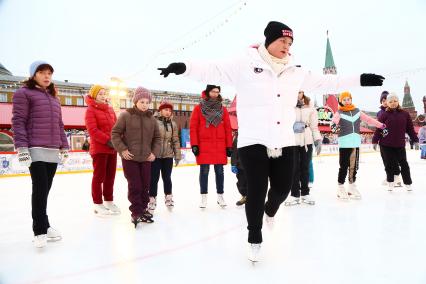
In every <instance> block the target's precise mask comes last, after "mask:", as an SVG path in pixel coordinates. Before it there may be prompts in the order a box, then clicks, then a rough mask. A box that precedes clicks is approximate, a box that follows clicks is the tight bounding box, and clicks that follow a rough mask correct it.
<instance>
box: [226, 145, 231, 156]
mask: <svg viewBox="0 0 426 284" xmlns="http://www.w3.org/2000/svg"><path fill="white" fill-rule="evenodd" d="M226 156H228V157H231V156H232V148H231V147H228V148H226Z"/></svg>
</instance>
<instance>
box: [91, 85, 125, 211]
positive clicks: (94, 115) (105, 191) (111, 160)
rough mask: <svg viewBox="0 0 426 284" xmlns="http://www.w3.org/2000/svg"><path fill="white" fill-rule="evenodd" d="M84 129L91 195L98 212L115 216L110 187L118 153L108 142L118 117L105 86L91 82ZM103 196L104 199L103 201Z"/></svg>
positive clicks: (112, 183) (115, 208)
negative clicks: (90, 177) (86, 132)
mask: <svg viewBox="0 0 426 284" xmlns="http://www.w3.org/2000/svg"><path fill="white" fill-rule="evenodd" d="M86 103H87V105H88V108H87V111H86V118H85V121H86V128H87V130H88V131H89V135H90V149H89V153H90V155H91V156H92V160H93V179H92V198H93V203H94V204H95V208H94V211H95V213H96V214H99V215H117V214H120V209H119V208H118V207H117V206H116V205H115V204H114V203H113V187H114V180H115V172H116V168H117V152H116V151H115V150H114V147H113V145H112V143H111V130H112V127H113V126H114V124H115V122H116V120H117V117H116V115H115V113H114V111H113V109H112V108H111V107H110V106H109V105H108V97H107V93H106V90H105V88H104V87H102V86H100V85H93V86H92V88H91V89H90V91H89V94H88V96H87V97H86ZM102 195H103V197H104V200H105V202H103V200H102Z"/></svg>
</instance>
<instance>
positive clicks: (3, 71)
mask: <svg viewBox="0 0 426 284" xmlns="http://www.w3.org/2000/svg"><path fill="white" fill-rule="evenodd" d="M0 75H10V76H11V75H12V73H11V72H10V71H9V70H7V69H6V67H4V66H3V64H1V63H0Z"/></svg>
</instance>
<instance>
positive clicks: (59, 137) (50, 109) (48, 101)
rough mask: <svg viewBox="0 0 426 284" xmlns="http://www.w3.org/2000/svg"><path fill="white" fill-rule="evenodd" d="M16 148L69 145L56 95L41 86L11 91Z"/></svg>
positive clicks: (61, 146) (62, 147)
mask: <svg viewBox="0 0 426 284" xmlns="http://www.w3.org/2000/svg"><path fill="white" fill-rule="evenodd" d="M12 102H13V109H12V115H13V117H12V127H13V139H14V142H15V148H16V149H17V148H20V147H27V148H30V147H45V148H55V149H68V148H69V145H68V140H67V137H66V135H65V132H64V123H63V122H62V113H61V103H60V102H59V99H58V98H56V97H53V96H52V95H50V94H49V93H48V92H47V91H45V90H41V89H38V88H36V89H28V88H27V87H22V88H20V89H18V90H17V91H16V92H15V94H14V95H13V99H12Z"/></svg>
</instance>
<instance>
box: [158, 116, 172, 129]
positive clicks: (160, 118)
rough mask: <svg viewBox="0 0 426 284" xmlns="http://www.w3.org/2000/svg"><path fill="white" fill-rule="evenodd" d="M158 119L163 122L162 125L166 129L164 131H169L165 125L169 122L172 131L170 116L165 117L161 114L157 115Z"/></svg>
mask: <svg viewBox="0 0 426 284" xmlns="http://www.w3.org/2000/svg"><path fill="white" fill-rule="evenodd" d="M158 120H159V121H161V122H163V125H164V128H165V129H166V131H169V128H168V126H167V125H168V124H170V127H171V128H172V131H173V127H172V120H171V119H170V118H165V117H163V116H159V117H158Z"/></svg>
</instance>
